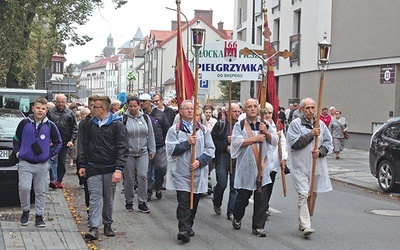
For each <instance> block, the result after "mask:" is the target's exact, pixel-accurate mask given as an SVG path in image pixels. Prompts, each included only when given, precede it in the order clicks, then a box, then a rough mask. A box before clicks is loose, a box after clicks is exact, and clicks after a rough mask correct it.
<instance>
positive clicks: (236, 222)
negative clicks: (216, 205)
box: [232, 219, 242, 230]
mask: <svg viewBox="0 0 400 250" xmlns="http://www.w3.org/2000/svg"><path fill="white" fill-rule="evenodd" d="M232 226H233V228H234V229H236V230H239V229H240V227H241V226H242V222H241V221H240V220H239V221H238V220H236V219H233V221H232Z"/></svg>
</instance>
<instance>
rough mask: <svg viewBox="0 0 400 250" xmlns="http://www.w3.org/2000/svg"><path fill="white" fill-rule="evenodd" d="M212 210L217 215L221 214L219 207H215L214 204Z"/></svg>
mask: <svg viewBox="0 0 400 250" xmlns="http://www.w3.org/2000/svg"><path fill="white" fill-rule="evenodd" d="M214 212H215V213H216V214H218V215H221V207H217V206H215V205H214Z"/></svg>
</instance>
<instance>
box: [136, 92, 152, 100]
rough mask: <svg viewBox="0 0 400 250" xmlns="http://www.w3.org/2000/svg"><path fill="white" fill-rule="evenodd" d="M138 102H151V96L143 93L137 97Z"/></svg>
mask: <svg viewBox="0 0 400 250" xmlns="http://www.w3.org/2000/svg"><path fill="white" fill-rule="evenodd" d="M139 100H142V101H151V96H150V95H149V94H147V93H143V94H141V95H140V96H139Z"/></svg>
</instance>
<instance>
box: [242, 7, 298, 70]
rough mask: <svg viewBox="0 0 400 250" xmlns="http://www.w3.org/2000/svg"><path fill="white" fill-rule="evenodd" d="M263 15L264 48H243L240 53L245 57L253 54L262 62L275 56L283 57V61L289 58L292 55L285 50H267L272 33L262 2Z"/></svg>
mask: <svg viewBox="0 0 400 250" xmlns="http://www.w3.org/2000/svg"><path fill="white" fill-rule="evenodd" d="M263 13H264V31H263V36H264V48H263V49H262V50H258V49H249V48H247V47H245V48H244V49H241V50H240V52H241V53H242V54H243V55H245V56H248V55H251V54H254V55H256V56H257V57H259V58H260V59H262V60H263V62H264V61H265V59H268V60H269V59H271V58H273V57H275V56H279V57H283V58H285V59H286V58H288V57H289V56H291V55H292V53H291V52H289V51H288V50H286V49H285V50H284V51H276V50H273V49H269V48H268V47H269V44H270V37H271V35H272V33H271V30H270V29H269V27H268V18H267V8H266V7H265V2H264V8H263ZM262 55H266V56H262ZM264 66H265V65H264Z"/></svg>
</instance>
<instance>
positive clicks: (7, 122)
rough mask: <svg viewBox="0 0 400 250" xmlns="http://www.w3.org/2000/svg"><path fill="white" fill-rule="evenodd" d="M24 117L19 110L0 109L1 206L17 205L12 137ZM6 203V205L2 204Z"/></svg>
mask: <svg viewBox="0 0 400 250" xmlns="http://www.w3.org/2000/svg"><path fill="white" fill-rule="evenodd" d="M24 117H25V116H24V115H23V113H22V112H21V111H20V110H17V109H6V108H0V197H2V198H1V201H0V204H1V205H17V204H19V195H18V159H17V157H16V156H15V153H14V152H13V142H12V140H13V136H14V134H15V130H16V129H17V126H18V124H19V122H20V121H21V120H22V119H23V118H24ZM4 203H6V204H4Z"/></svg>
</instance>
